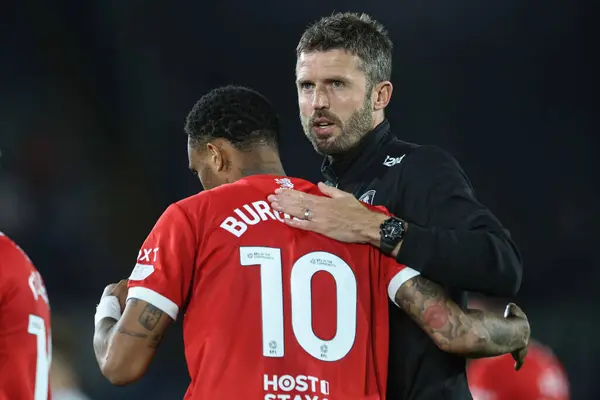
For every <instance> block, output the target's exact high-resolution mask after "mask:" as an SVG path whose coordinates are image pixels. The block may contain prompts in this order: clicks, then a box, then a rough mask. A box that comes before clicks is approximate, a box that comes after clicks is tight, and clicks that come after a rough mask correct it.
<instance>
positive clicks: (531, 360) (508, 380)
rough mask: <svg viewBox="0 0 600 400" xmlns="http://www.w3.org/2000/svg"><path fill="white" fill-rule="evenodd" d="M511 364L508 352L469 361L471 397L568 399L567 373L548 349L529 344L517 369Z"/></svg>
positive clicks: (482, 399) (480, 399)
mask: <svg viewBox="0 0 600 400" xmlns="http://www.w3.org/2000/svg"><path fill="white" fill-rule="evenodd" d="M514 363H515V362H514V360H513V358H512V357H511V356H510V354H505V355H503V356H499V357H493V358H482V359H479V360H474V361H472V362H471V363H469V367H468V369H467V376H468V379H469V388H470V389H471V393H473V400H569V382H568V379H567V374H566V373H565V370H564V369H563V367H562V365H561V363H560V361H559V360H558V359H557V358H556V356H555V355H554V354H552V351H550V349H548V348H546V347H544V346H541V345H539V344H536V343H533V344H531V345H530V346H529V351H528V353H527V358H526V359H525V365H523V368H521V370H520V371H515V370H514Z"/></svg>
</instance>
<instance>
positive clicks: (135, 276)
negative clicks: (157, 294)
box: [129, 263, 154, 281]
mask: <svg viewBox="0 0 600 400" xmlns="http://www.w3.org/2000/svg"><path fill="white" fill-rule="evenodd" d="M153 272H154V265H150V264H140V263H138V264H135V267H134V268H133V271H131V275H130V276H129V280H130V281H143V280H144V279H146V278H147V277H149V276H150V275H152V273H153Z"/></svg>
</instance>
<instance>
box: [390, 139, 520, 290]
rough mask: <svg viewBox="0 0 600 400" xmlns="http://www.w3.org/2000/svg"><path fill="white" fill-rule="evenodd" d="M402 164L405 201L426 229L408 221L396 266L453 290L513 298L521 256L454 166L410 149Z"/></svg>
mask: <svg viewBox="0 0 600 400" xmlns="http://www.w3.org/2000/svg"><path fill="white" fill-rule="evenodd" d="M405 162H406V165H405V166H404V168H405V172H404V173H403V180H404V185H405V187H406V193H407V194H406V196H407V197H409V199H405V201H406V200H408V202H409V203H411V204H414V205H415V207H426V210H419V211H421V212H420V213H419V214H422V215H423V214H424V215H426V220H427V226H419V225H417V224H414V223H411V222H410V221H409V224H408V229H407V232H406V235H405V237H404V240H403V242H402V245H401V247H400V250H399V252H398V254H397V256H396V259H397V261H398V262H399V263H401V264H406V265H410V266H411V267H412V268H415V269H417V270H419V272H421V273H422V274H423V275H425V276H427V277H430V278H431V279H432V280H435V281H436V282H441V283H443V284H444V285H448V286H451V287H455V288H458V289H462V290H470V291H474V292H480V293H483V294H487V295H499V296H512V295H514V294H516V292H517V291H518V289H519V287H520V285H521V276H522V261H521V255H520V254H519V251H518V249H517V246H516V245H515V243H514V242H513V240H512V239H511V237H510V234H509V233H508V231H507V230H506V229H504V228H503V226H502V224H501V223H500V221H498V219H497V218H496V217H495V216H494V215H493V214H492V213H491V212H490V210H489V209H488V208H486V207H485V206H484V205H482V204H481V203H479V202H478V201H477V200H476V198H475V195H474V193H473V189H472V187H471V183H470V182H469V180H468V178H467V176H466V174H465V173H464V171H463V170H462V168H461V167H460V165H459V164H458V162H457V161H456V160H455V159H454V158H453V157H452V156H451V155H450V154H449V153H448V152H446V151H444V150H442V149H440V148H438V147H435V146H422V147H420V148H418V149H416V150H415V151H414V152H413V153H411V154H410V156H408V157H407V159H406V161H405ZM412 199H414V200H412ZM421 199H422V200H421ZM417 200H421V201H417ZM415 214H416V212H415ZM398 217H400V218H402V217H403V216H402V215H398Z"/></svg>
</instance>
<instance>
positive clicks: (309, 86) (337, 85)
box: [299, 79, 344, 91]
mask: <svg viewBox="0 0 600 400" xmlns="http://www.w3.org/2000/svg"><path fill="white" fill-rule="evenodd" d="M327 84H328V85H329V86H331V87H332V88H333V89H341V88H343V87H344V82H342V81H341V80H337V79H333V80H330V81H328V82H327ZM299 86H300V89H302V90H304V91H307V90H313V89H314V88H315V84H314V83H312V82H300V85H299Z"/></svg>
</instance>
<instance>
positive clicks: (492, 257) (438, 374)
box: [322, 121, 522, 400]
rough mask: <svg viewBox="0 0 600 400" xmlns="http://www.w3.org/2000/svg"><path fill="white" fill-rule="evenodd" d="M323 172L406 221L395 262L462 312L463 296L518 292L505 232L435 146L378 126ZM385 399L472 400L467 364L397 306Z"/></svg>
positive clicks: (514, 256)
mask: <svg viewBox="0 0 600 400" xmlns="http://www.w3.org/2000/svg"><path fill="white" fill-rule="evenodd" d="M322 173H323V175H324V176H325V178H326V179H327V183H328V184H330V185H334V186H337V187H339V188H340V189H341V190H344V191H346V192H351V193H353V194H354V196H355V197H357V198H359V199H360V200H361V201H364V202H367V203H369V204H373V205H383V206H386V207H387V208H388V209H389V210H390V211H391V212H392V213H393V214H394V215H396V216H398V217H400V218H402V219H404V220H406V221H407V222H409V224H410V227H409V229H408V231H407V233H406V236H405V238H404V241H403V243H402V247H401V250H400V253H399V254H398V257H397V260H398V262H399V263H402V264H406V265H408V266H410V267H411V268H413V269H416V270H418V271H420V272H421V274H422V275H423V276H425V277H427V278H429V279H431V280H433V281H436V282H439V283H441V284H443V285H444V286H445V287H446V290H447V292H448V293H449V294H450V295H451V297H452V298H453V299H454V300H455V301H456V302H457V303H458V304H460V305H461V306H466V293H465V291H473V292H480V293H482V294H486V295H497V296H512V295H514V294H515V293H516V292H517V290H518V289H519V286H520V284H521V274H522V264H521V257H520V254H519V251H518V250H517V248H516V246H515V244H514V243H513V241H512V240H511V238H510V234H509V232H508V231H507V230H505V229H504V228H503V227H502V225H501V224H500V222H499V221H498V219H497V218H496V217H495V216H494V215H493V214H492V213H491V212H490V211H489V210H488V209H487V208H486V207H485V206H483V205H482V204H480V203H479V202H478V201H477V200H476V199H475V195H474V194H473V188H472V187H471V184H470V182H469V180H468V178H467V177H466V175H465V173H464V172H463V170H462V169H461V168H460V166H459V165H458V163H457V162H456V160H455V159H454V158H453V157H452V156H451V155H450V154H448V153H447V152H445V151H444V150H442V149H440V148H439V147H436V146H419V145H415V144H411V143H406V142H403V141H401V140H399V139H398V138H396V137H395V136H394V135H393V134H392V133H391V132H390V126H389V123H388V122H387V121H384V122H383V123H381V124H380V125H379V126H378V127H377V128H376V129H375V130H374V131H373V132H371V133H369V134H367V135H366V136H365V138H364V139H363V141H362V142H361V145H360V146H358V147H357V148H356V149H355V150H353V151H352V152H350V153H349V154H347V155H346V156H345V157H344V159H342V160H336V161H334V162H333V163H330V162H329V161H328V160H325V161H324V163H323V166H322ZM387 394H388V399H390V400H404V399H411V400H438V399H439V400H442V399H443V400H455V399H456V400H459V399H460V400H463V399H471V395H470V393H469V390H468V387H467V380H466V375H465V359H464V358H462V357H457V356H453V355H451V354H447V353H444V352H442V351H441V350H439V349H438V348H437V347H436V345H435V344H434V343H433V342H432V341H431V340H430V339H429V337H428V336H427V334H426V333H425V332H423V331H422V330H421V329H419V328H418V327H417V325H416V324H414V323H413V322H412V321H411V320H410V318H409V317H408V316H407V315H405V314H404V313H403V312H402V311H401V310H400V309H398V308H396V307H391V311H390V360H389V372H388V392H387Z"/></svg>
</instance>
